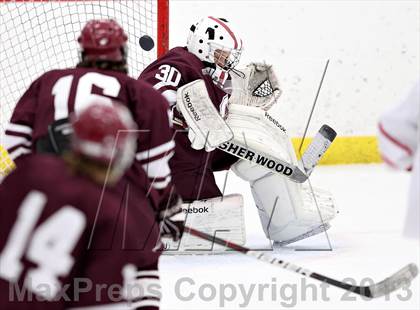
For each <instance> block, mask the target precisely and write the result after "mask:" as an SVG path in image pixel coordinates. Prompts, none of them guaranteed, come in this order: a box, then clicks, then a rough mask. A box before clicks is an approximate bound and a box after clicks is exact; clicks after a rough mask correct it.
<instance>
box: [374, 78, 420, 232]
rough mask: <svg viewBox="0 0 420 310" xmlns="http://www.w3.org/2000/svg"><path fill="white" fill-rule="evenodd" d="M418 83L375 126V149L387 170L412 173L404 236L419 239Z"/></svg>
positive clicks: (419, 124)
mask: <svg viewBox="0 0 420 310" xmlns="http://www.w3.org/2000/svg"><path fill="white" fill-rule="evenodd" d="M419 106H420V80H419V81H417V84H416V85H415V86H414V87H413V88H412V89H411V90H410V92H409V93H408V95H407V96H405V97H404V99H403V101H402V102H401V103H400V104H399V105H397V106H396V107H394V108H393V109H391V110H389V111H388V112H387V113H385V114H384V115H383V116H382V118H381V120H380V122H379V147H380V151H381V156H382V158H383V160H384V161H385V162H386V163H387V164H388V165H390V166H392V167H394V168H399V169H406V170H412V174H411V183H410V191H409V197H408V210H407V215H406V221H405V226H404V235H405V236H406V237H411V238H419V229H420V223H419V216H420V205H419V203H420V201H419V198H420V193H419V191H420V150H419V145H420V130H419V128H420V119H419V117H420V115H419Z"/></svg>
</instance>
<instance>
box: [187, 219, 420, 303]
mask: <svg viewBox="0 0 420 310" xmlns="http://www.w3.org/2000/svg"><path fill="white" fill-rule="evenodd" d="M184 232H187V233H189V234H190V235H192V236H196V237H199V238H202V239H205V240H208V241H210V242H213V243H216V244H219V245H222V246H225V247H226V248H229V249H231V250H234V251H236V252H240V253H242V254H245V255H248V256H252V257H254V258H256V259H258V260H261V261H264V262H266V263H269V264H271V265H275V266H279V267H281V268H283V269H287V270H289V271H292V272H295V273H298V274H301V275H303V276H305V277H308V278H312V279H315V280H318V281H321V282H325V283H328V284H330V285H332V286H335V287H339V288H342V289H344V290H347V291H350V292H353V293H355V294H359V295H362V296H366V297H369V298H377V297H381V296H384V295H387V294H389V293H391V292H393V291H395V290H397V289H399V288H401V287H403V286H405V285H408V284H409V283H410V282H411V281H412V280H413V279H414V278H415V277H416V276H417V273H418V268H417V265H416V264H408V265H407V266H405V267H404V268H402V269H401V270H399V271H398V272H396V273H394V274H393V275H391V276H390V277H388V278H386V279H385V280H383V281H381V282H378V283H375V284H372V285H368V286H357V285H351V284H348V283H345V282H342V281H338V280H335V279H332V278H329V277H327V276H324V275H322V274H319V273H316V272H313V271H310V270H308V269H305V268H302V267H299V266H296V265H294V264H292V263H289V262H286V261H283V260H281V259H277V258H274V257H272V256H270V255H267V254H266V253H264V252H261V251H252V250H251V249H248V248H245V247H243V246H241V245H239V244H236V243H233V242H230V241H227V240H223V239H221V238H218V237H216V236H215V235H214V236H212V235H209V234H206V233H204V232H201V231H198V230H195V229H194V228H191V227H185V228H184Z"/></svg>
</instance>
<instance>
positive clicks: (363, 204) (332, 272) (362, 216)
mask: <svg viewBox="0 0 420 310" xmlns="http://www.w3.org/2000/svg"><path fill="white" fill-rule="evenodd" d="M224 178H225V173H219V174H218V175H217V180H218V181H220V183H223V181H224ZM310 180H311V182H312V185H314V186H317V187H320V188H325V189H328V190H330V191H331V192H332V193H333V194H334V197H335V201H336V204H337V207H338V208H339V210H340V214H339V215H338V216H337V218H336V219H335V220H334V222H333V223H332V228H331V229H330V230H329V231H328V236H329V239H330V241H331V244H332V251H328V249H329V243H328V239H327V238H326V236H325V234H324V235H318V236H314V237H311V238H309V239H307V240H303V241H300V242H298V243H295V244H293V245H290V246H288V247H286V248H284V249H280V250H278V249H276V250H275V251H274V252H269V253H270V254H272V255H275V256H276V257H278V258H282V259H284V260H288V261H290V262H293V263H294V264H296V265H300V266H302V267H305V268H308V269H310V270H313V271H316V272H318V273H322V274H324V275H326V276H330V277H333V278H336V279H338V280H343V279H344V278H347V277H351V278H353V281H355V282H354V284H357V285H360V284H362V285H368V284H369V279H366V278H371V279H372V280H373V281H375V282H379V281H381V280H383V279H384V278H386V277H388V276H390V275H391V274H393V273H394V272H396V271H397V270H399V269H400V268H402V267H403V266H405V265H406V264H408V263H411V262H414V263H416V264H419V243H418V241H414V240H408V239H404V238H403V237H402V235H401V231H402V227H403V224H404V216H405V210H406V193H407V189H408V183H409V177H408V174H407V173H404V172H395V171H391V170H389V169H387V168H386V167H384V166H383V165H347V166H321V167H317V169H316V170H315V171H314V173H313V175H312V176H311V179H310ZM226 192H227V193H235V192H240V193H242V194H243V195H244V200H245V221H246V230H247V240H248V242H247V246H248V247H253V248H258V249H267V250H270V248H271V245H270V243H269V242H268V241H267V240H266V239H265V237H264V234H263V232H262V230H261V227H260V223H259V218H258V215H257V212H256V210H255V207H254V205H253V202H252V201H253V200H252V196H251V192H250V190H249V188H248V185H247V184H246V183H245V182H243V181H242V180H240V179H238V178H237V177H236V176H235V175H234V174H233V173H232V172H230V173H229V176H228V184H227V187H226ZM302 249H304V250H306V251H299V250H302ZM308 249H314V250H313V251H307V250H308ZM316 249H323V250H324V251H320V250H318V251H317V250H316ZM160 269H161V279H162V285H163V300H162V307H161V308H162V309H253V310H254V309H299V310H300V309H420V305H419V295H420V294H419V283H420V281H419V278H418V277H417V278H416V279H415V280H414V281H413V283H412V284H411V286H410V287H409V288H408V289H402V290H399V291H397V292H394V293H393V294H390V295H389V296H384V297H381V298H378V299H374V300H366V298H365V299H363V298H362V297H360V296H357V295H354V294H348V293H346V292H345V291H343V290H340V289H338V288H334V287H331V286H329V287H325V286H321V285H320V283H319V282H317V281H315V280H310V279H307V280H303V278H302V277H301V276H299V275H297V274H294V273H291V272H289V271H286V270H283V269H280V268H277V267H275V266H271V265H268V264H265V263H263V262H259V261H256V260H254V259H252V258H249V257H246V256H243V255H240V254H230V255H214V256H182V257H176V256H163V257H162V258H161V262H160ZM363 279H365V280H364V283H361V281H362V280H363ZM244 296H245V297H244Z"/></svg>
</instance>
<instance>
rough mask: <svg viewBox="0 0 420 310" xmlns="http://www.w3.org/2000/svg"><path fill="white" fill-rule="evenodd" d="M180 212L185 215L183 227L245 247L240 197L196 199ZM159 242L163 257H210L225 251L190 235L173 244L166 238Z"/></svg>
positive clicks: (184, 235) (237, 195) (241, 200)
mask: <svg viewBox="0 0 420 310" xmlns="http://www.w3.org/2000/svg"><path fill="white" fill-rule="evenodd" d="M182 209H183V211H184V212H185V213H186V214H187V217H186V222H185V225H186V226H188V227H192V228H195V229H197V230H200V231H202V232H204V233H207V234H210V235H214V236H216V237H219V238H222V239H225V240H228V241H232V242H234V243H237V244H241V245H243V244H245V241H246V234H245V222H244V212H243V198H242V195H240V194H233V195H227V196H223V197H216V198H211V199H205V200H196V201H194V202H192V203H189V204H183V206H182ZM162 239H163V240H162V242H163V243H164V244H165V252H164V254H172V255H176V254H213V253H221V252H222V253H225V252H226V248H225V247H223V246H220V245H217V244H213V243H212V242H209V241H207V240H203V239H201V238H198V237H195V236H192V235H190V234H183V236H182V238H181V240H180V241H178V242H174V241H172V239H169V238H162Z"/></svg>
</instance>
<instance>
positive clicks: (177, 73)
mask: <svg viewBox="0 0 420 310" xmlns="http://www.w3.org/2000/svg"><path fill="white" fill-rule="evenodd" d="M139 79H140V80H144V81H146V82H147V83H149V84H151V85H152V86H153V87H154V88H155V89H157V90H158V91H159V92H160V93H161V94H162V95H163V96H164V97H165V98H166V99H167V100H168V101H169V103H170V105H171V106H173V105H174V104H175V103H176V91H177V90H178V88H180V87H181V86H183V85H186V84H188V83H191V82H193V81H195V80H198V79H202V80H204V82H205V83H206V87H207V91H208V93H209V96H210V99H211V100H212V102H213V104H214V105H215V106H216V108H219V107H220V105H221V104H222V103H223V99H224V97H225V96H226V93H225V92H224V91H223V90H222V89H220V88H219V87H218V86H216V85H215V84H214V83H213V81H212V79H211V77H210V76H209V75H208V73H207V70H206V67H205V66H204V63H203V62H202V61H201V60H200V59H199V58H198V57H197V56H195V55H194V54H192V53H190V52H188V50H187V48H186V47H175V48H173V49H171V50H169V51H168V52H167V53H166V54H165V55H163V56H161V57H160V58H158V59H157V60H156V61H154V62H153V63H151V64H150V65H149V66H147V67H146V68H145V69H144V70H143V72H142V73H141V74H140V76H139Z"/></svg>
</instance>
